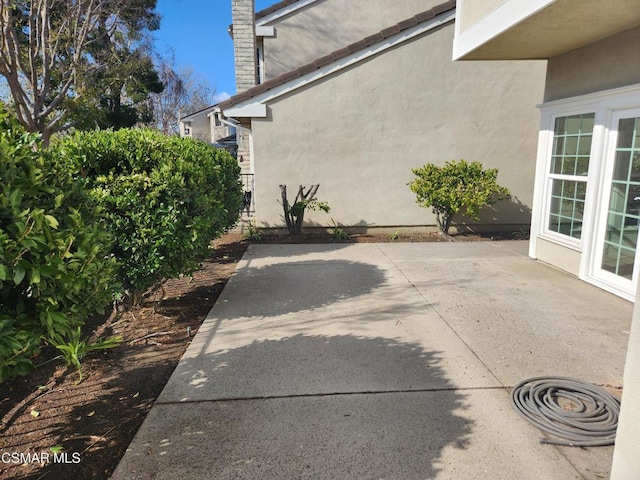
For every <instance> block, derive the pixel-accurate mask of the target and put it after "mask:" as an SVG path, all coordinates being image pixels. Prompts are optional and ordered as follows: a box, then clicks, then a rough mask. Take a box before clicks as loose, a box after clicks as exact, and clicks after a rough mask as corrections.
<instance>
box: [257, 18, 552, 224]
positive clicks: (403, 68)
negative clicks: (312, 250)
mask: <svg viewBox="0 0 640 480" xmlns="http://www.w3.org/2000/svg"><path fill="white" fill-rule="evenodd" d="M453 30H454V27H453V23H449V24H447V25H446V26H445V27H442V28H439V29H437V30H434V31H432V32H430V33H427V34H426V35H423V36H421V37H420V38H417V39H415V40H412V41H410V42H407V43H405V44H403V45H401V46H398V47H395V48H393V49H390V50H387V51H386V52H384V53H382V54H379V55H377V56H375V57H373V58H371V59H369V60H367V61H364V62H362V63H360V64H357V65H356V66H353V67H351V68H349V69H347V70H343V71H341V72H339V73H337V74H333V75H331V76H329V77H325V79H324V80H322V81H319V82H316V83H315V84H313V85H311V86H308V87H305V88H304V89H301V90H299V91H297V92H296V93H293V94H289V95H287V96H283V97H280V98H278V99H276V100H274V101H271V102H270V103H269V104H268V109H267V110H268V114H269V116H268V118H266V119H254V120H253V127H252V128H253V132H254V140H253V144H254V149H255V150H254V152H255V173H256V177H255V182H256V209H257V212H258V214H257V218H258V224H259V225H261V226H263V227H265V226H271V227H273V226H281V225H283V220H282V214H281V206H280V205H279V204H278V203H277V200H278V197H279V188H278V185H279V184H282V183H284V184H287V185H288V186H289V190H295V189H297V186H298V185H300V184H303V185H310V184H313V183H320V185H321V186H320V190H319V192H318V193H319V198H320V199H322V200H326V201H328V202H329V204H330V205H331V207H332V212H331V214H330V215H327V214H315V215H312V216H311V217H310V219H311V220H313V221H315V222H318V223H320V224H325V225H330V218H333V219H335V220H336V222H338V223H340V224H343V225H348V226H353V225H369V226H394V225H433V224H435V219H434V216H433V215H432V213H431V212H430V209H425V208H421V207H419V206H418V205H416V203H415V197H414V195H413V193H412V192H411V191H410V189H409V187H408V186H407V182H409V181H411V180H412V178H413V174H412V173H411V168H412V167H416V166H420V165H422V164H424V163H427V162H434V163H444V162H445V161H447V160H452V159H460V158H464V159H466V160H468V161H481V162H483V163H484V165H485V166H486V167H497V168H499V170H500V173H499V176H498V179H499V182H500V183H501V184H502V185H505V186H507V187H508V188H510V189H511V191H512V193H513V194H514V195H515V196H517V198H518V200H519V202H520V203H515V202H514V203H512V202H504V203H502V204H501V205H500V206H499V208H498V209H497V210H495V211H489V212H487V213H486V214H485V215H484V217H483V222H485V223H489V222H497V223H502V224H513V223H518V224H528V223H529V221H530V211H529V208H530V206H531V200H532V192H533V172H534V164H535V158H536V146H537V131H538V124H539V112H538V110H537V109H536V108H535V106H534V105H535V104H536V103H537V102H539V101H540V100H541V98H542V93H543V91H542V90H543V81H544V72H545V64H544V63H543V62H457V63H453V62H452V61H451V48H452V39H453Z"/></svg>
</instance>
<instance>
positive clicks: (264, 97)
mask: <svg viewBox="0 0 640 480" xmlns="http://www.w3.org/2000/svg"><path fill="white" fill-rule="evenodd" d="M455 12H456V11H455V9H453V10H449V11H448V12H444V13H442V14H440V15H438V16H437V17H435V18H431V19H429V20H427V21H426V22H423V23H421V24H419V25H416V26H415V27H413V28H409V29H407V30H404V31H402V32H400V33H397V34H396V35H393V36H391V37H389V38H386V39H384V40H383V41H382V42H380V43H377V44H374V45H371V46H369V47H367V48H364V49H362V50H360V51H358V52H355V53H352V54H351V55H348V56H346V57H344V58H341V59H339V60H336V61H335V62H333V63H330V64H328V65H325V66H324V67H321V68H319V69H318V70H314V71H313V72H310V73H307V74H306V75H303V76H301V77H299V78H296V79H294V80H291V81H290V82H287V83H284V84H282V85H280V86H277V87H275V88H272V89H271V90H267V91H266V92H264V93H261V94H258V95H256V96H255V97H252V98H250V99H248V100H245V101H244V102H238V103H237V104H236V105H234V106H232V107H230V108H227V109H225V110H224V114H225V116H227V117H248V116H253V115H246V114H245V113H247V112H250V111H251V110H249V109H247V108H246V107H248V106H250V105H260V104H261V105H263V106H265V104H266V103H268V102H269V101H271V100H273V99H275V98H278V97H280V96H282V95H286V94H287V93H290V92H292V91H294V90H297V89H299V88H302V87H304V86H306V85H308V84H310V83H313V82H316V81H318V80H320V79H321V78H323V77H326V76H327V75H331V74H332V73H335V72H338V71H340V70H342V69H344V68H347V67H349V66H351V65H353V64H354V63H358V62H361V61H362V60H365V59H367V58H369V57H372V56H374V55H377V54H378V53H381V52H383V51H385V50H388V49H389V48H392V47H395V46H396V45H399V44H401V43H403V42H406V41H408V40H410V39H412V38H414V37H417V36H418V35H421V34H423V33H425V32H428V31H429V30H433V29H434V28H437V27H439V26H441V25H444V24H445V23H449V22H451V21H452V20H454V19H455ZM232 111H233V112H234V113H235V115H234V114H232V113H231V112H232ZM240 113H243V114H244V115H240ZM264 116H266V108H265V113H264Z"/></svg>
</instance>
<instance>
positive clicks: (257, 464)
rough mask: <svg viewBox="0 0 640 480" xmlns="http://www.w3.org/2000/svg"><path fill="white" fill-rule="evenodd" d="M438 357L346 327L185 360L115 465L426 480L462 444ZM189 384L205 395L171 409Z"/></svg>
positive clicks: (237, 474) (460, 423) (222, 474)
mask: <svg viewBox="0 0 640 480" xmlns="http://www.w3.org/2000/svg"><path fill="white" fill-rule="evenodd" d="M440 362H441V360H440V356H439V352H434V351H426V350H424V349H423V348H422V347H421V346H420V345H418V344H413V343H404V342H399V341H396V340H392V339H388V338H364V337H357V336H352V335H340V336H323V335H313V336H307V335H296V336H293V337H288V338H282V339H278V340H265V341H255V342H253V343H251V344H248V345H245V346H242V347H238V348H235V349H231V350H228V351H227V350H225V351H220V352H217V353H209V354H205V355H203V356H200V357H197V359H196V360H195V361H194V360H193V359H185V360H183V364H182V365H181V367H179V369H178V370H176V374H177V378H178V379H179V383H180V386H179V387H178V390H176V391H171V390H167V389H165V391H164V392H163V395H162V397H161V399H159V401H158V403H156V406H155V407H154V411H152V412H151V414H150V418H155V420H156V421H155V422H154V424H155V427H154V428H153V429H150V428H149V429H146V430H145V428H144V427H143V429H141V431H140V432H139V433H138V437H140V438H139V439H138V443H137V447H136V446H133V447H130V457H129V458H130V459H133V461H134V462H136V463H132V464H130V465H128V464H123V465H122V467H124V469H123V470H122V472H130V471H132V470H134V469H135V470H137V472H139V473H142V472H144V474H143V475H142V476H140V477H136V478H145V479H146V478H163V479H164V478H167V479H168V478H179V476H180V472H181V471H182V472H183V471H184V466H185V465H188V466H189V472H190V475H192V477H193V478H326V479H332V478H403V479H406V480H410V479H425V478H435V476H436V475H437V473H438V472H439V471H440V470H441V466H440V458H441V455H442V451H443V449H444V448H445V447H448V448H459V449H465V448H467V447H468V444H469V435H470V433H471V430H472V427H473V422H472V421H470V420H469V419H467V418H464V417H463V416H461V414H463V412H464V410H465V409H466V402H465V396H464V395H463V394H461V393H460V392H459V391H457V390H455V385H453V384H452V383H451V382H450V381H449V380H448V379H447V378H446V376H445V375H444V372H443V370H442V368H441V366H440ZM176 383H178V382H174V385H175V384H176ZM181 389H184V392H183V391H182V390H181ZM188 392H192V393H194V395H195V396H197V398H198V399H199V400H200V399H202V400H209V401H197V402H190V403H189V404H188V405H184V408H181V409H175V407H174V405H175V404H174V403H172V402H174V401H176V400H180V399H182V398H180V397H183V398H184V397H185V395H183V394H184V393H188ZM163 402H167V403H168V404H170V405H163ZM165 409H172V410H171V414H170V415H167V414H166V412H167V411H168V410H165ZM180 412H181V413H180ZM185 444H188V445H191V447H190V448H189V449H186V450H185V449H184V448H181V449H178V448H175V446H176V445H185ZM143 445H144V446H143ZM136 448H138V450H136ZM204 455H206V458H207V461H206V462H203V461H202V458H203V456H204ZM113 478H114V479H115V480H119V479H121V478H125V477H123V476H120V477H119V476H115V477H113Z"/></svg>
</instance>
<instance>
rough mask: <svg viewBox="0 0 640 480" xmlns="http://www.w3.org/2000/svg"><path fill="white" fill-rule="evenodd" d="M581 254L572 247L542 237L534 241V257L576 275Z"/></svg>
mask: <svg viewBox="0 0 640 480" xmlns="http://www.w3.org/2000/svg"><path fill="white" fill-rule="evenodd" d="M581 256H582V254H581V253H580V252H578V251H576V250H574V249H572V248H567V247H565V246H562V245H558V244H557V243H553V242H549V241H547V240H545V239H543V238H538V239H537V241H536V258H537V259H538V260H542V261H543V262H545V263H548V264H550V265H553V266H555V267H557V268H559V269H560V270H564V271H565V272H568V273H571V274H572V275H578V273H579V271H580V258H581Z"/></svg>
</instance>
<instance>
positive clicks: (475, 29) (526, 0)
mask: <svg viewBox="0 0 640 480" xmlns="http://www.w3.org/2000/svg"><path fill="white" fill-rule="evenodd" d="M556 1H557V0H507V1H506V2H504V3H503V4H501V5H500V6H499V7H497V8H496V9H495V10H493V11H492V12H491V13H489V14H488V15H486V16H485V17H484V18H482V19H481V20H480V21H478V22H477V23H475V24H474V25H472V26H470V27H469V28H467V29H466V30H465V31H464V32H462V33H460V34H457V35H456V37H455V38H454V39H453V60H454V61H455V60H460V59H461V58H462V57H464V56H465V55H467V54H468V53H471V52H472V51H473V50H475V49H476V48H478V47H480V46H482V45H484V44H485V43H487V42H488V41H490V40H492V39H493V38H495V37H498V36H500V35H501V34H502V33H504V32H506V31H507V30H509V29H511V28H513V27H514V26H516V25H518V24H519V23H521V22H523V21H525V20H526V19H527V18H529V17H531V16H532V15H535V14H536V13H537V12H539V11H540V10H542V9H544V8H546V7H548V6H549V5H551V4H553V3H555V2H556Z"/></svg>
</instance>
